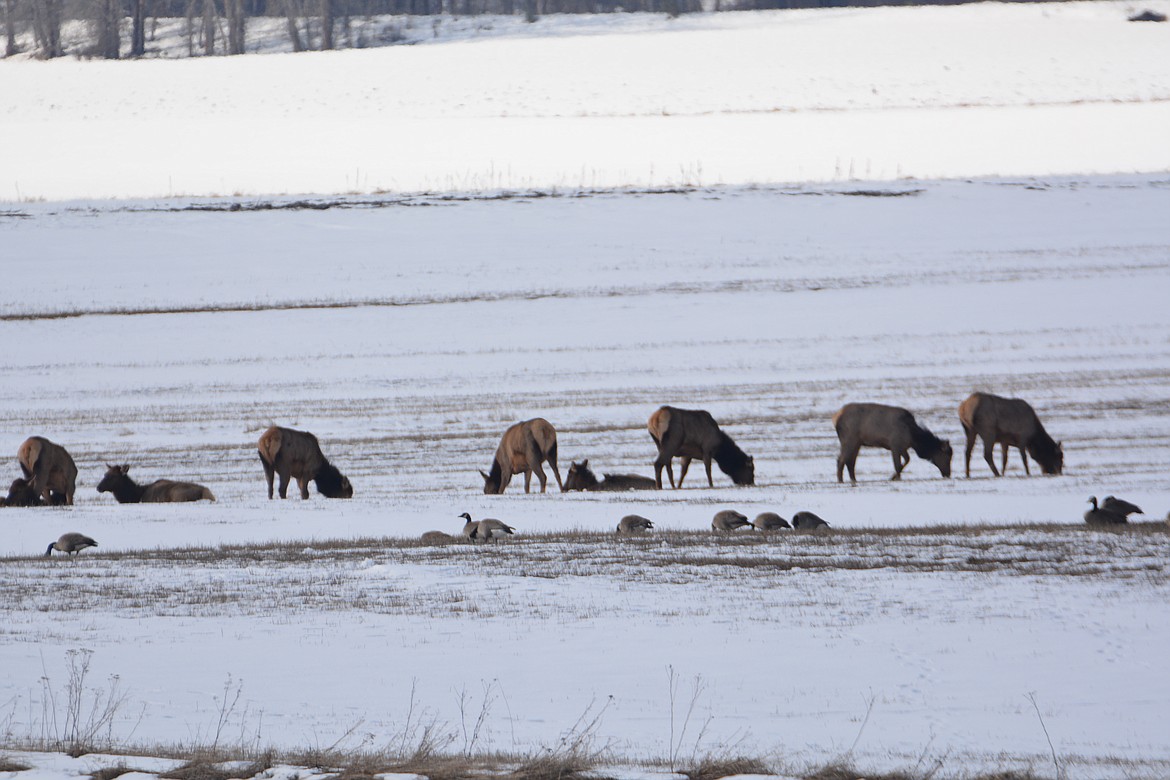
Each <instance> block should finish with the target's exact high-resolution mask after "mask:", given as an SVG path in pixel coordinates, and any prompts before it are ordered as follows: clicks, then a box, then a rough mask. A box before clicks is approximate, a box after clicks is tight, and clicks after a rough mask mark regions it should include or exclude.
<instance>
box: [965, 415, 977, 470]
mask: <svg viewBox="0 0 1170 780" xmlns="http://www.w3.org/2000/svg"><path fill="white" fill-rule="evenodd" d="M963 433H965V434H967V449H966V451H965V452H964V453H963V461H964V463H965V464H966V467H967V479H970V478H971V451H972V450H974V449H975V431H974V429H972V428H968V427H967V426H965V425H964V426H963Z"/></svg>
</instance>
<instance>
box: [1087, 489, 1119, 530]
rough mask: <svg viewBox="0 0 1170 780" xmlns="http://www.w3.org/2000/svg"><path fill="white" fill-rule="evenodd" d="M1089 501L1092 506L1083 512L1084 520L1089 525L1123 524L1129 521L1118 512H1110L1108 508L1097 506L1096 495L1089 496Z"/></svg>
mask: <svg viewBox="0 0 1170 780" xmlns="http://www.w3.org/2000/svg"><path fill="white" fill-rule="evenodd" d="M1089 503H1090V504H1092V505H1093V508H1092V509H1090V510H1089V511H1088V512H1085V522H1086V523H1088V524H1089V525H1124V524H1125V523H1127V522H1129V521H1128V520H1126V519H1125V515H1123V514H1121V513H1120V512H1111V511H1109V510H1108V509H1106V508H1104V507H1101V508H1098V507H1097V497H1096V496H1089Z"/></svg>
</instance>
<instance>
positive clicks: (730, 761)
mask: <svg viewBox="0 0 1170 780" xmlns="http://www.w3.org/2000/svg"><path fill="white" fill-rule="evenodd" d="M678 771H679V772H680V773H681V774H684V775H686V776H687V777H688V778H690V780H719V778H722V777H731V776H733V775H771V774H775V772H774V771H773V770H772V768H771V767H770V766H768V765H767V764H765V763H764V762H763V761H761V760H760V759H758V758H749V757H747V756H736V757H734V758H704V759H702V760H701V761H699V763H698V764H696V765H694V766H688V767H681V768H680V769H679V770H678Z"/></svg>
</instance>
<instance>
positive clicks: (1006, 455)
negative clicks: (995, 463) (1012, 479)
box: [999, 441, 1010, 474]
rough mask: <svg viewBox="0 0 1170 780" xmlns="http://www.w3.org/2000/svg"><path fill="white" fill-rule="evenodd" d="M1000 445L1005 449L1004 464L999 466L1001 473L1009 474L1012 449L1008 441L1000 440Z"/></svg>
mask: <svg viewBox="0 0 1170 780" xmlns="http://www.w3.org/2000/svg"><path fill="white" fill-rule="evenodd" d="M999 446H1000V449H1002V450H1003V465H1002V466H1000V467H999V470H1000V473H1002V474H1007V460H1008V450H1009V449H1010V447H1008V443H1007V442H1006V441H1005V442H1000V445H999Z"/></svg>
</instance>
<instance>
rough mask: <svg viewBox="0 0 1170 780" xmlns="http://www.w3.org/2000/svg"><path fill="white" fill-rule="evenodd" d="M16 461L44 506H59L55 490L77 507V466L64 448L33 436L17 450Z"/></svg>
mask: <svg viewBox="0 0 1170 780" xmlns="http://www.w3.org/2000/svg"><path fill="white" fill-rule="evenodd" d="M16 459H17V460H18V461H19V462H20V470H21V471H22V472H24V478H25V479H26V480H27V481H28V482H29V483H30V484H31V485H32V489H33V491H34V492H35V493H36V494H37V495H38V496H40V498H41V501H42V502H43V503H45V504H53V503H57V500H56V499H55V498H54V497H53V496H51V495H50V491H52V492H54V493H58V494H60V495H61V496H63V497H64V499H65V503H66V504H67V505H72V504H73V493H74V492H75V491H76V490H77V466H76V465H74V463H73V458H72V457H71V456H70V455H69V453H68V452H66V451H65V448H64V447H62V446H61V445H59V444H54V443H53V442H51V441H49V440H48V439H46V438H44V437H43V436H32V437H29V438H28V439H25V441H24V443H23V444H21V445H20V448H19V449H17V451H16Z"/></svg>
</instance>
